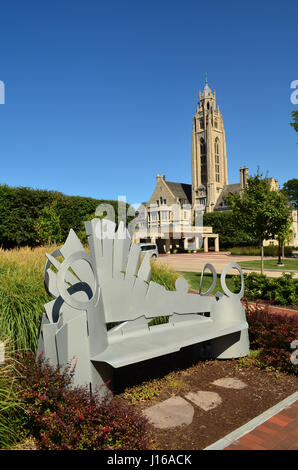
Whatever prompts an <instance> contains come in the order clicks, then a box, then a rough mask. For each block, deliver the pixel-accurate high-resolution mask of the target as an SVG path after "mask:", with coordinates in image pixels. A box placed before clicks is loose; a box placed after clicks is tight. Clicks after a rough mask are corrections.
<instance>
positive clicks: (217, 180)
mask: <svg viewBox="0 0 298 470" xmlns="http://www.w3.org/2000/svg"><path fill="white" fill-rule="evenodd" d="M214 154H215V180H216V182H217V183H219V180H220V177H219V175H220V173H219V138H218V137H216V139H215V142H214Z"/></svg>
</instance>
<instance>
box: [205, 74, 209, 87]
mask: <svg viewBox="0 0 298 470" xmlns="http://www.w3.org/2000/svg"><path fill="white" fill-rule="evenodd" d="M205 85H206V86H208V79H207V72H205Z"/></svg>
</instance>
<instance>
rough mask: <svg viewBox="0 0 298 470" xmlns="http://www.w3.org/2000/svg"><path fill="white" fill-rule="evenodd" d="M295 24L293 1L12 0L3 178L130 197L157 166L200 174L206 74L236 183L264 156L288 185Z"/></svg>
mask: <svg viewBox="0 0 298 470" xmlns="http://www.w3.org/2000/svg"><path fill="white" fill-rule="evenodd" d="M297 22H298V3H297V1H296V0H291V1H289V0H284V1H283V2H277V1H275V0H274V1H272V0H269V1H267V0H262V1H260V0H258V1H256V0H250V1H249V2H242V1H241V2H240V1H239V0H237V1H229V0H226V1H217V0H213V1H212V2H208V1H206V0H205V1H200V0H184V1H176V0H150V2H149V1H148V2H145V1H144V0H143V1H142V0H138V1H134V0H126V1H124V0H114V1H112V2H111V1H107V0H106V1H100V0H84V1H77V0H59V1H57V0H51V1H48V0H43V1H40V0H39V1H33V0H27V1H24V0H20V1H17V0H11V1H2V2H1V4H0V80H1V81H3V82H4V83H5V104H4V105H0V159H1V176H0V183H6V184H9V185H13V186H29V187H33V188H41V189H54V190H58V191H61V192H63V193H65V194H70V195H81V196H90V197H94V198H105V199H117V196H118V195H126V197H127V201H128V202H130V203H139V202H142V201H146V200H148V199H149V198H150V196H151V193H152V191H153V189H154V187H155V178H156V174H157V173H161V174H165V175H166V178H167V179H168V180H169V181H179V182H184V183H191V132H192V117H193V114H194V112H195V109H196V105H197V100H198V92H199V89H202V88H203V86H204V74H205V72H207V73H208V83H209V86H210V87H211V88H212V89H215V90H216V96H217V102H218V104H219V106H220V110H221V112H222V114H223V118H224V125H225V130H226V140H227V154H228V176H229V183H235V182H238V181H239V167H240V166H242V165H247V166H248V167H249V171H250V173H251V174H255V173H256V171H257V167H258V165H259V166H260V169H261V171H262V172H263V173H264V174H265V173H266V171H267V170H268V172H269V176H272V177H274V178H277V179H278V180H279V183H280V185H281V186H282V184H283V183H284V182H285V181H287V180H288V179H290V178H294V177H298V171H297V152H298V145H297V143H296V142H297V140H298V138H297V134H296V133H295V132H294V129H293V128H291V127H290V125H289V122H290V120H291V115H290V113H291V111H292V110H294V109H296V110H297V109H298V105H297V104H296V105H295V104H292V103H291V101H290V95H291V92H292V91H293V90H291V89H290V84H291V82H292V81H294V80H298V67H297V66H298V49H297V44H298V41H297V39H298V38H297V32H298V28H297Z"/></svg>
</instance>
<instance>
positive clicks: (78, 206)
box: [0, 185, 118, 249]
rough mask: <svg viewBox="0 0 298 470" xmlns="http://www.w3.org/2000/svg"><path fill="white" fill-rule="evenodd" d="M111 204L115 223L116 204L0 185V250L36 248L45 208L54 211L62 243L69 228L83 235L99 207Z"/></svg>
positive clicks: (114, 202)
mask: <svg viewBox="0 0 298 470" xmlns="http://www.w3.org/2000/svg"><path fill="white" fill-rule="evenodd" d="M102 203H107V204H111V205H112V206H113V208H114V210H115V215H116V222H117V220H118V201H106V200H102V199H93V198H89V197H81V196H66V195H64V194H62V193H59V192H57V191H47V190H40V189H32V188H23V187H10V186H7V185H0V246H2V247H3V248H5V249H7V248H14V247H20V246H31V247H32V246H37V245H39V244H40V243H41V240H40V237H39V236H38V233H37V229H36V224H37V222H38V220H40V217H41V216H42V215H43V211H44V209H45V208H47V207H49V208H50V207H52V208H54V211H55V213H56V214H57V216H58V218H59V220H60V226H61V230H59V234H60V237H61V239H60V240H52V241H56V242H58V243H60V242H62V241H64V240H65V239H66V237H67V235H68V232H69V230H70V229H71V228H72V229H74V230H75V231H76V232H78V231H82V227H83V226H82V222H83V221H84V220H87V219H86V218H88V217H89V216H90V214H94V212H95V209H96V207H97V206H98V205H99V204H102Z"/></svg>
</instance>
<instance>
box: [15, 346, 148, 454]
mask: <svg viewBox="0 0 298 470" xmlns="http://www.w3.org/2000/svg"><path fill="white" fill-rule="evenodd" d="M20 372H21V374H22V389H23V392H22V395H21V400H22V406H23V409H24V423H23V426H24V427H25V428H26V429H27V430H28V433H29V434H30V435H32V436H33V437H35V439H36V440H37V442H38V445H39V447H40V449H43V450H103V449H111V450H113V449H115V450H116V449H117V450H144V449H149V448H150V444H151V441H150V437H149V434H148V421H147V419H146V418H145V416H144V415H141V414H140V413H138V412H137V411H136V410H135V408H133V407H132V406H128V405H126V404H123V402H120V400H116V399H114V400H113V401H112V402H111V403H109V402H108V401H107V399H101V398H99V395H98V394H96V393H93V394H92V396H90V392H89V390H88V389H87V387H86V388H84V387H76V388H73V387H71V382H72V376H73V368H72V369H71V368H70V366H69V367H66V368H65V369H64V370H63V372H61V371H60V370H59V368H53V367H51V366H50V365H49V364H48V363H47V362H43V361H42V360H41V358H40V357H39V358H38V360H37V362H36V361H35V357H34V356H33V355H31V354H30V355H28V356H27V357H26V358H25V360H23V361H22V362H21V365H20Z"/></svg>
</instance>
